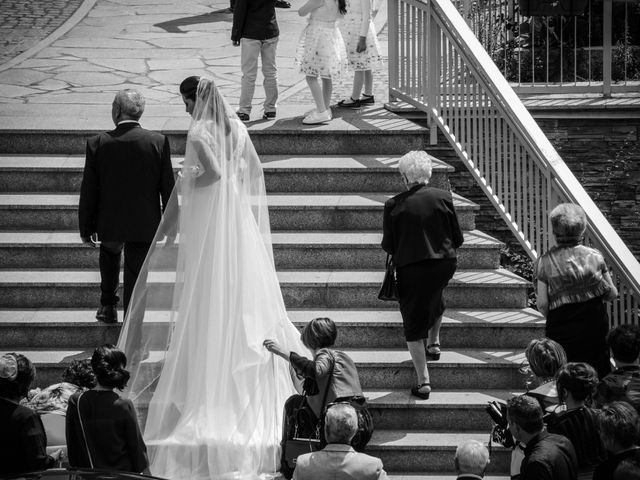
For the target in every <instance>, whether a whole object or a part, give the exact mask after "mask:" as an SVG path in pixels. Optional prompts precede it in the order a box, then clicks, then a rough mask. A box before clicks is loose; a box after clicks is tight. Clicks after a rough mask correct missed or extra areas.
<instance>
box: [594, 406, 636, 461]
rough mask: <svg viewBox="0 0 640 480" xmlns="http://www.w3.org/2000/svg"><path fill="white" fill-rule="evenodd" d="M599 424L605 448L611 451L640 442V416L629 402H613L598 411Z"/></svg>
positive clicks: (621, 449) (623, 448) (626, 447)
mask: <svg viewBox="0 0 640 480" xmlns="http://www.w3.org/2000/svg"><path fill="white" fill-rule="evenodd" d="M598 425H599V426H600V435H601V436H602V443H603V444H604V446H605V448H606V449H607V450H609V451H610V452H611V453H614V454H615V453H618V452H620V451H623V450H628V449H629V448H631V447H633V446H634V445H638V444H640V439H639V438H638V436H639V435H640V418H639V417H638V412H636V410H635V408H633V407H632V406H631V405H629V404H628V403H627V402H611V403H609V404H607V405H605V406H603V407H602V409H600V410H599V411H598Z"/></svg>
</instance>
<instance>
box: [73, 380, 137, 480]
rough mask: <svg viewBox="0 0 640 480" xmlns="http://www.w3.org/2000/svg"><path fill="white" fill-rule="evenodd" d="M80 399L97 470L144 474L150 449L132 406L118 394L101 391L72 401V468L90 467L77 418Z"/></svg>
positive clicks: (74, 396)
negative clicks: (145, 442) (143, 437)
mask: <svg viewBox="0 0 640 480" xmlns="http://www.w3.org/2000/svg"><path fill="white" fill-rule="evenodd" d="M80 395H82V397H80ZM79 398H80V414H81V415H82V426H83V427H84V432H85V434H86V437H87V438H86V440H87V443H88V445H89V450H90V453H91V459H92V460H93V466H94V468H101V469H107V470H117V471H121V472H136V473H140V472H142V471H143V470H145V469H146V468H147V467H148V466H149V460H148V458H147V447H146V446H145V444H144V440H143V439H142V434H141V433H140V428H139V427H138V421H137V418H136V413H135V409H134V407H133V404H132V403H131V401H130V400H128V399H124V398H120V396H119V395H118V394H117V393H115V392H112V391H100V390H89V391H87V392H85V393H83V394H80V393H77V394H75V395H73V396H72V397H71V398H70V399H69V407H68V409H67V429H66V430H67V448H68V454H69V464H70V465H71V466H73V467H90V466H91V462H90V461H89V456H88V455H87V449H86V447H85V443H84V437H83V433H82V427H81V425H80V420H79V418H78V399H79Z"/></svg>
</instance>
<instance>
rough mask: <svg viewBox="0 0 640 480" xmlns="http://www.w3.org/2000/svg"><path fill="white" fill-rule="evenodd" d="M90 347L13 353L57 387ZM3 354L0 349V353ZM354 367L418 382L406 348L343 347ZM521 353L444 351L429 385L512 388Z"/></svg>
mask: <svg viewBox="0 0 640 480" xmlns="http://www.w3.org/2000/svg"><path fill="white" fill-rule="evenodd" d="M94 347H95V345H92V346H91V348H89V349H73V350H52V349H32V348H31V349H26V348H22V349H13V350H12V351H17V352H19V353H22V354H24V355H26V356H27V357H29V358H30V359H31V360H32V361H33V362H35V364H36V368H37V369H38V376H37V380H36V384H37V386H46V385H50V384H52V383H57V382H58V381H59V379H60V378H61V375H62V373H63V372H64V369H65V368H66V366H67V364H68V363H69V362H71V361H72V360H74V359H78V358H89V357H90V356H91V354H92V352H93V348H94ZM6 351H7V350H4V349H1V351H0V353H2V352H6ZM344 351H345V352H347V353H348V354H349V355H350V356H351V357H352V358H353V360H354V361H355V362H356V365H357V367H358V374H359V376H360V382H361V384H362V388H363V389H365V390H407V389H409V388H411V386H413V385H414V384H415V383H416V378H415V370H414V368H413V364H412V363H411V358H410V356H409V352H408V351H407V350H406V348H405V349H383V350H380V349H378V350H364V349H344ZM162 359H163V352H159V351H151V352H150V356H149V358H148V359H147V360H145V361H144V368H145V369H146V373H147V374H148V375H150V376H151V375H153V376H157V375H158V373H159V369H160V368H161V366H162ZM523 360H524V351H523V350H522V349H518V350H507V349H501V350H498V349H495V350H493V349H482V350H479V349H456V350H446V349H445V350H444V351H443V352H442V356H441V357H440V360H439V361H438V362H429V374H430V377H431V385H432V387H433V389H434V391H435V390H440V391H445V390H465V391H472V390H485V389H487V390H510V389H513V388H517V387H518V386H519V385H523V381H524V380H523V378H522V375H521V374H520V373H518V368H519V366H520V364H521V363H522V361H523Z"/></svg>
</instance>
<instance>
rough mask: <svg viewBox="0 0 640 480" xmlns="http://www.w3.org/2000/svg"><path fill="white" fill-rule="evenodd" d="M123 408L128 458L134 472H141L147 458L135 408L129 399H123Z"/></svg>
mask: <svg viewBox="0 0 640 480" xmlns="http://www.w3.org/2000/svg"><path fill="white" fill-rule="evenodd" d="M124 408H125V410H126V413H125V419H124V436H125V443H126V445H127V451H128V453H129V459H130V460H131V465H132V467H133V471H134V472H135V473H141V472H144V471H145V470H147V468H148V467H149V458H148V457H147V446H146V445H145V443H144V439H143V438H142V433H141V432H140V428H139V427H138V421H137V419H136V410H135V408H134V406H133V403H131V400H124Z"/></svg>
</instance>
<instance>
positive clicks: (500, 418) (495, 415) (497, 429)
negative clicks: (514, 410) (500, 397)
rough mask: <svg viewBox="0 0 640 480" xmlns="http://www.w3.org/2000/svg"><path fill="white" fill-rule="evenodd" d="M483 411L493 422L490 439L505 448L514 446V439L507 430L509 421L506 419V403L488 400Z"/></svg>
mask: <svg viewBox="0 0 640 480" xmlns="http://www.w3.org/2000/svg"><path fill="white" fill-rule="evenodd" d="M485 411H486V412H487V413H488V414H489V416H490V417H491V420H492V421H493V423H494V426H493V428H492V429H491V441H493V442H495V443H498V444H500V445H502V446H503V447H506V448H512V447H514V446H515V444H516V443H515V441H514V439H513V435H511V431H510V430H509V421H508V420H507V405H506V404H504V403H501V402H496V401H495V400H493V401H491V402H489V404H488V405H487V407H486V408H485Z"/></svg>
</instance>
